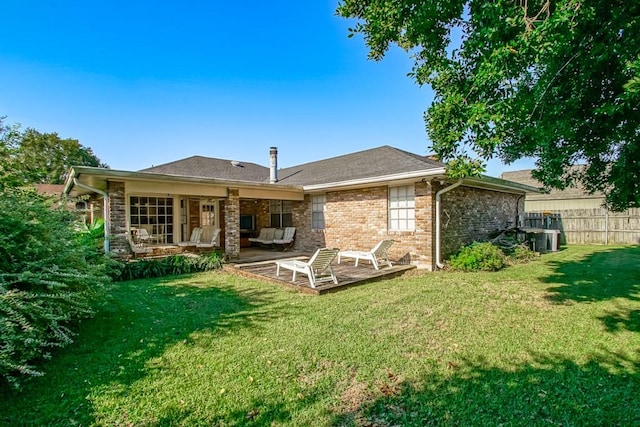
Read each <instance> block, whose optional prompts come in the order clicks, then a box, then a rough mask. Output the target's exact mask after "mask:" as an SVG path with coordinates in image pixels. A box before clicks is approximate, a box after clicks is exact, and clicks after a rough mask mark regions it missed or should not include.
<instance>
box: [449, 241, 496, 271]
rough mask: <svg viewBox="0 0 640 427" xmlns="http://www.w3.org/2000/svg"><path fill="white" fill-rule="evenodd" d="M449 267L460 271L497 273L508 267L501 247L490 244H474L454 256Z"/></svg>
mask: <svg viewBox="0 0 640 427" xmlns="http://www.w3.org/2000/svg"><path fill="white" fill-rule="evenodd" d="M449 265H450V267H451V268H452V269H453V270H459V271H479V270H482V271H497V270H500V269H501V268H503V267H504V266H505V265H507V257H506V256H505V254H504V252H502V250H501V249H500V248H499V247H497V246H495V245H493V244H491V243H489V242H484V243H478V242H474V243H472V244H470V245H469V246H465V247H464V248H462V249H461V250H460V252H458V253H457V254H456V255H453V256H452V257H451V259H450V261H449Z"/></svg>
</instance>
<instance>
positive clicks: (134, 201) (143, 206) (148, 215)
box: [129, 196, 173, 243]
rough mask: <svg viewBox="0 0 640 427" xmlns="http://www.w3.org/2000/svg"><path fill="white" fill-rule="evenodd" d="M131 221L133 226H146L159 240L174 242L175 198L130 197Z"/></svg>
mask: <svg viewBox="0 0 640 427" xmlns="http://www.w3.org/2000/svg"><path fill="white" fill-rule="evenodd" d="M129 212H130V217H129V219H130V223H131V227H133V228H145V229H146V230H147V232H148V233H149V234H151V235H153V236H156V237H157V238H158V242H162V243H173V198H171V197H137V196H132V197H130V198H129Z"/></svg>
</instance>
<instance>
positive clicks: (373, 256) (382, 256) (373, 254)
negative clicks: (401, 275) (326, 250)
mask: <svg viewBox="0 0 640 427" xmlns="http://www.w3.org/2000/svg"><path fill="white" fill-rule="evenodd" d="M393 243H394V241H393V240H381V241H380V242H379V243H378V244H377V245H376V246H375V247H374V248H373V249H371V250H370V251H369V252H366V251H341V252H340V253H339V254H338V264H340V261H341V259H342V258H355V260H356V263H355V266H356V267H357V266H358V261H360V260H361V259H366V260H369V261H370V262H371V264H373V267H374V268H375V269H376V270H379V269H380V264H381V263H384V262H386V263H387V265H389V267H391V261H390V260H389V256H388V255H387V251H388V250H389V248H390V247H391V245H393Z"/></svg>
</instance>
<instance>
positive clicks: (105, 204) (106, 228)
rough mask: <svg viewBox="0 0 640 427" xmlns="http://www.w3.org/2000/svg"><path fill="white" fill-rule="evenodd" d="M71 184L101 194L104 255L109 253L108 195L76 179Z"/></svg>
mask: <svg viewBox="0 0 640 427" xmlns="http://www.w3.org/2000/svg"><path fill="white" fill-rule="evenodd" d="M73 184H74V185H77V186H78V187H80V188H84V189H85V190H89V191H93V192H94V193H98V194H101V195H102V197H103V200H104V201H103V203H102V215H103V217H104V253H105V254H108V253H109V228H110V227H109V206H108V204H109V195H108V194H107V193H106V192H104V191H102V190H98V189H97V188H93V187H89V186H88V185H85V184H82V183H81V182H79V181H78V179H77V178H75V177H74V178H73Z"/></svg>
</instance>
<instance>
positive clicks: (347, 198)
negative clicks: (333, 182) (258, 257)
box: [293, 182, 433, 268]
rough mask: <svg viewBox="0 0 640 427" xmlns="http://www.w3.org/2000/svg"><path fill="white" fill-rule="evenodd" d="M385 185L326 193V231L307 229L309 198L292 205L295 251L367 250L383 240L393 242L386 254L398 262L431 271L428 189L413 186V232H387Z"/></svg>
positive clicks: (429, 188) (431, 220) (430, 203)
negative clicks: (414, 209)
mask: <svg viewBox="0 0 640 427" xmlns="http://www.w3.org/2000/svg"><path fill="white" fill-rule="evenodd" d="M387 192H388V191H387V186H380V187H374V188H366V189H358V190H347V191H340V192H328V193H326V216H325V222H326V229H325V230H312V229H311V196H310V195H306V196H305V200H304V202H295V203H294V207H293V209H294V214H293V222H294V225H295V226H296V227H297V231H296V233H297V234H296V248H297V249H305V250H314V249H316V248H318V247H323V246H328V247H337V248H340V249H356V250H370V249H371V248H373V247H374V246H375V245H376V243H378V242H379V241H380V240H383V239H393V240H395V241H396V242H395V243H394V245H393V246H392V247H391V249H390V251H389V255H390V256H391V258H392V259H393V260H396V261H399V262H402V263H414V264H418V265H420V266H422V267H427V268H431V267H432V263H433V247H432V235H433V203H432V198H433V196H432V191H431V187H430V186H428V185H426V184H423V183H421V182H418V183H416V184H415V202H416V230H415V231H411V232H399V231H389V230H388V222H387V221H388V220H387V216H388V214H387V204H388V201H387Z"/></svg>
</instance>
